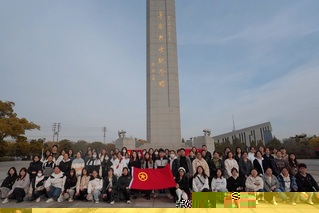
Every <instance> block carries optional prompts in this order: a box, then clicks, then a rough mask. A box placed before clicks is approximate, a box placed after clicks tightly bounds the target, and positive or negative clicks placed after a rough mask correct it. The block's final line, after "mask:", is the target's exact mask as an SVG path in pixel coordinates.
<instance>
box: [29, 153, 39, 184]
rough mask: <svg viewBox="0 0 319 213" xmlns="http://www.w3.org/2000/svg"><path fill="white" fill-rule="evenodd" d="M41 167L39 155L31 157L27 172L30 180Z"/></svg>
mask: <svg viewBox="0 0 319 213" xmlns="http://www.w3.org/2000/svg"><path fill="white" fill-rule="evenodd" d="M40 169H42V162H41V161H40V157H39V155H35V156H34V157H33V161H32V162H31V163H30V165H29V168H28V173H29V175H30V182H31V181H32V180H33V179H34V178H35V177H36V176H37V172H38V171H39V170H40Z"/></svg>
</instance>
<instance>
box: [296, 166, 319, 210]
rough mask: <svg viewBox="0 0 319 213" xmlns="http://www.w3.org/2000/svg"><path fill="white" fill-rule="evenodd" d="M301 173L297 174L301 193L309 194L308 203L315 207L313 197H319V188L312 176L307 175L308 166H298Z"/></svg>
mask: <svg viewBox="0 0 319 213" xmlns="http://www.w3.org/2000/svg"><path fill="white" fill-rule="evenodd" d="M298 170H299V173H298V174H296V181H297V185H298V191H299V192H308V193H307V194H308V200H307V203H309V204H311V205H313V202H312V197H313V195H314V193H315V194H316V196H317V197H318V196H319V186H318V183H317V182H316V181H315V179H314V178H313V177H312V175H311V174H309V173H307V166H306V164H304V163H301V164H299V165H298Z"/></svg>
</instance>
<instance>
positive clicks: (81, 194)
mask: <svg viewBox="0 0 319 213" xmlns="http://www.w3.org/2000/svg"><path fill="white" fill-rule="evenodd" d="M79 192H80V194H79V196H76V199H78V200H84V199H86V196H87V195H88V190H87V189H83V190H80V191H79Z"/></svg>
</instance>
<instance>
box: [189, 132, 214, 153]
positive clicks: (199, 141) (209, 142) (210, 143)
mask: <svg viewBox="0 0 319 213" xmlns="http://www.w3.org/2000/svg"><path fill="white" fill-rule="evenodd" d="M203 145H206V146H207V150H208V151H210V152H211V153H212V154H213V152H214V151H215V143H214V139H213V138H212V137H210V136H198V137H196V138H195V139H194V142H193V146H195V147H196V148H202V146H203Z"/></svg>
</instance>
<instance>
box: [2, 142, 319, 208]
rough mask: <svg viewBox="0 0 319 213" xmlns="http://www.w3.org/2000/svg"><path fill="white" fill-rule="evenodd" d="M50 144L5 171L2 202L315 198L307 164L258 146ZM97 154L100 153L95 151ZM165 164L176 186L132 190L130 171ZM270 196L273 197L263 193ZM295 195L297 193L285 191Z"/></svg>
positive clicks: (316, 189)
mask: <svg viewBox="0 0 319 213" xmlns="http://www.w3.org/2000/svg"><path fill="white" fill-rule="evenodd" d="M57 150H58V147H57V146H56V145H55V146H53V148H52V150H47V151H46V152H45V154H44V156H42V157H41V158H40V156H38V155H35V156H34V157H33V161H32V162H31V163H30V166H29V168H28V169H27V168H21V169H20V171H19V173H17V170H16V168H14V167H11V168H10V169H9V170H8V174H7V177H6V178H5V180H4V181H3V183H2V185H1V188H0V191H1V198H2V199H4V201H3V202H2V203H7V202H9V200H16V201H17V203H19V202H22V201H23V200H24V198H25V197H28V198H29V200H31V201H35V202H40V199H41V196H43V195H45V196H46V197H47V200H46V202H48V203H49V202H53V201H58V202H63V201H65V200H68V201H69V202H73V200H74V199H77V200H83V201H93V202H95V203H99V202H100V199H102V200H103V201H106V202H108V203H110V204H111V205H112V204H114V202H115V199H116V198H117V199H118V200H122V201H125V202H127V203H131V201H130V200H131V197H132V198H133V199H136V198H137V196H138V194H141V193H142V194H145V196H144V197H145V198H146V199H147V200H150V198H151V195H152V193H153V197H154V198H155V197H157V196H158V194H159V193H166V194H167V196H168V197H169V198H170V199H172V200H174V202H175V201H179V200H181V199H185V200H187V199H190V197H191V193H192V192H210V191H212V192H245V191H246V192H255V193H256V196H257V204H258V200H263V201H265V202H270V203H272V204H274V205H277V202H276V197H277V195H278V196H279V197H280V198H281V199H282V200H283V201H284V202H287V203H288V202H289V203H290V204H292V205H296V203H297V201H299V200H300V201H302V202H307V203H308V204H311V205H312V204H313V198H314V197H315V198H317V199H319V186H318V184H317V182H316V181H315V180H314V178H313V177H312V176H311V174H309V173H307V166H306V165H305V164H303V163H298V161H297V159H296V156H295V155H294V154H293V153H290V154H289V155H288V154H287V153H286V149H285V148H281V149H280V150H276V149H273V150H272V153H271V151H270V149H269V148H267V147H266V148H264V147H262V146H260V147H259V148H258V150H255V148H254V147H251V148H250V151H249V152H248V153H247V152H246V151H242V150H241V148H240V147H238V148H236V150H235V152H234V153H233V152H232V151H231V149H230V148H226V149H225V150H224V153H223V154H220V153H218V152H216V151H214V152H213V154H211V153H210V152H209V151H208V150H207V147H206V146H205V145H203V146H202V149H201V151H200V152H199V151H197V149H196V148H195V147H193V148H192V150H191V151H190V153H189V155H188V156H186V153H185V149H183V148H182V149H179V150H177V152H175V150H168V149H166V150H163V149H158V150H157V149H155V150H153V149H152V148H151V149H149V150H148V151H147V150H143V151H132V152H130V153H129V152H128V150H127V149H126V148H125V147H123V148H122V149H121V150H119V149H115V150H112V151H110V153H107V150H106V149H102V150H95V149H91V148H90V147H89V148H88V149H87V150H86V153H83V151H82V150H78V151H77V153H76V154H74V152H73V150H72V149H70V150H62V151H61V152H60V153H58V152H57ZM98 151H99V152H98ZM167 164H169V165H170V169H171V171H172V174H173V176H174V178H175V181H176V187H174V188H169V189H163V190H144V191H141V190H132V189H130V188H129V184H130V182H131V176H132V174H131V171H132V167H135V168H142V169H147V168H152V169H159V168H164V167H165V166H166V165H167ZM263 192H274V193H263ZM289 192H295V193H289Z"/></svg>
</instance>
